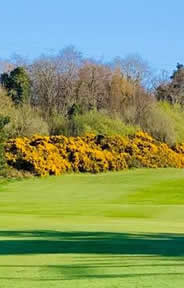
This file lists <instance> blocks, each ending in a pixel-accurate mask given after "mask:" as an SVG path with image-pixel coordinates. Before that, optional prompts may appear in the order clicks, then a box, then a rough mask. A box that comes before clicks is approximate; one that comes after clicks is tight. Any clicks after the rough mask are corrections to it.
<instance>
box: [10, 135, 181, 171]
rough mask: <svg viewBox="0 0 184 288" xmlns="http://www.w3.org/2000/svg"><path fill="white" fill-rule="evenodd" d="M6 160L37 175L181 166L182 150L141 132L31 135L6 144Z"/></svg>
mask: <svg viewBox="0 0 184 288" xmlns="http://www.w3.org/2000/svg"><path fill="white" fill-rule="evenodd" d="M6 159H7V161H8V164H9V165H11V166H13V167H15V168H17V169H22V170H28V171H30V172H33V173H34V174H36V175H43V176H44V175H59V174H62V173H64V172H67V171H74V172H92V173H98V172H105V171H111V170H112V171H113V170H122V169H125V168H128V167H133V166H134V164H133V163H136V167H137V165H138V166H139V167H149V168H157V167H177V168H183V167H184V153H183V152H182V151H179V150H177V146H175V147H174V148H173V149H171V148H170V147H169V146H168V145H167V144H165V143H161V142H157V141H156V140H154V139H153V138H152V137H151V136H149V135H148V134H146V133H144V132H137V133H136V134H135V135H134V136H130V137H129V138H127V137H121V136H102V135H99V136H95V135H93V134H89V135H86V136H83V137H69V138H67V137H65V136H51V137H46V136H45V137H41V136H33V137H31V138H26V137H25V138H16V139H13V140H9V141H8V143H7V145H6Z"/></svg>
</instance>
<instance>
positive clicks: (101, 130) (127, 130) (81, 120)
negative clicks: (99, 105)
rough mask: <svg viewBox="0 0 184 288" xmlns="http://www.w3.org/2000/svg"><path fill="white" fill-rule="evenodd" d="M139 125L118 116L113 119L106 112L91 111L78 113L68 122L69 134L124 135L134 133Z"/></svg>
mask: <svg viewBox="0 0 184 288" xmlns="http://www.w3.org/2000/svg"><path fill="white" fill-rule="evenodd" d="M136 130H137V127H134V126H131V125H126V124H125V123H124V122H123V121H122V120H120V119H119V118H118V117H116V116H114V119H112V118H111V117H110V116H109V115H108V114H107V113H105V112H97V111H90V112H88V113H85V114H83V115H76V116H75V117H73V119H71V120H70V121H69V123H68V135H67V136H78V135H79V136H80V135H85V134H89V133H93V134H96V135H98V134H103V135H122V136H127V135H130V134H134V133H135V132H136Z"/></svg>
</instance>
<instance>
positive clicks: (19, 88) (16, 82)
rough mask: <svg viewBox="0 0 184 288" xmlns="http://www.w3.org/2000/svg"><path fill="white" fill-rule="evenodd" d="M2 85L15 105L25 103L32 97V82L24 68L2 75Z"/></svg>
mask: <svg viewBox="0 0 184 288" xmlns="http://www.w3.org/2000/svg"><path fill="white" fill-rule="evenodd" d="M1 83H2V85H3V86H4V87H5V88H6V89H7V91H8V95H9V96H10V97H11V98H12V100H13V102H14V103H15V104H20V103H25V102H26V101H27V100H28V99H29V96H30V80H29V76H28V74H27V72H26V70H25V69H24V68H23V67H17V68H15V69H14V70H13V71H11V72H10V74H8V73H3V74H2V75H1Z"/></svg>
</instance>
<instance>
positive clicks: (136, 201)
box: [0, 169, 184, 288]
mask: <svg viewBox="0 0 184 288" xmlns="http://www.w3.org/2000/svg"><path fill="white" fill-rule="evenodd" d="M0 203H1V208H0V288H10V287H13V288H38V287H39V288H42V287H43V288H50V287H54V288H60V287H66V288H67V287H68V288H69V287H70V288H76V287H77V288H87V287H90V288H91V287H92V288H93V287H94V288H97V287H100V288H101V287H102V288H103V287H105V288H113V287H114V288H120V287H122V288H142V287H154V288H166V287H167V288H175V287H181V288H183V287H184V223H183V222H184V170H178V169H156V170H152V169H140V170H129V171H124V172H117V173H107V174H99V175H81V174H79V175H64V176H61V177H48V178H43V179H39V178H34V179H30V180H22V181H10V182H7V183H6V182H1V184H0Z"/></svg>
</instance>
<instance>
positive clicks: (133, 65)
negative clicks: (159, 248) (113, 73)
mask: <svg viewBox="0 0 184 288" xmlns="http://www.w3.org/2000/svg"><path fill="white" fill-rule="evenodd" d="M112 66H113V67H114V68H115V69H117V68H118V69H120V71H121V73H122V74H123V75H124V76H126V77H127V78H131V79H133V80H135V81H137V82H138V83H140V84H142V85H143V86H144V87H146V88H149V87H150V84H151V83H150V81H151V78H152V71H151V68H150V66H149V65H148V63H147V62H146V61H145V60H144V59H143V58H142V57H141V56H139V55H137V54H130V55H128V56H126V57H124V58H122V57H116V58H115V59H114V61H113V64H112Z"/></svg>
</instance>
